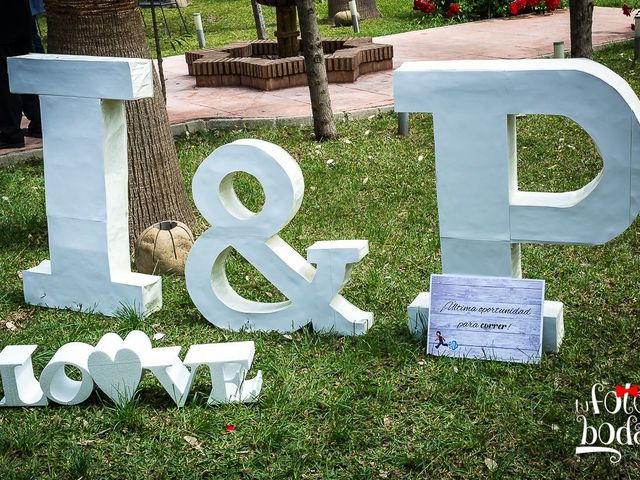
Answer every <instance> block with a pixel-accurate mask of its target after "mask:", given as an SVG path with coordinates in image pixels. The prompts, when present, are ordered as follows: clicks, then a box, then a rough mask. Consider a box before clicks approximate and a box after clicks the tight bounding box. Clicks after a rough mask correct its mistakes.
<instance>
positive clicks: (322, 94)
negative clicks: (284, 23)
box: [297, 0, 338, 140]
mask: <svg viewBox="0 0 640 480" xmlns="http://www.w3.org/2000/svg"><path fill="white" fill-rule="evenodd" d="M297 6H298V16H299V17H300V30H301V32H302V39H301V42H300V45H301V48H302V54H303V55H304V65H305V67H306V70H307V83H308V84H309V94H310V96H311V111H312V112H313V129H314V131H315V134H316V139H317V140H326V139H331V138H336V137H337V136H338V132H337V130H336V124H335V121H334V120H333V110H332V109H331V97H330V96H329V81H328V79H327V69H326V68H325V65H324V51H323V50H322V41H321V40H320V29H319V28H318V19H317V17H316V10H315V3H314V0H298V4H297Z"/></svg>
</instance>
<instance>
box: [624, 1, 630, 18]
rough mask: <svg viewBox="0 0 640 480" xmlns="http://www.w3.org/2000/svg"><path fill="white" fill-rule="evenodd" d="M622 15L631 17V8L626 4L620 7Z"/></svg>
mask: <svg viewBox="0 0 640 480" xmlns="http://www.w3.org/2000/svg"><path fill="white" fill-rule="evenodd" d="M622 13H624V14H625V15H626V16H627V17H630V16H631V7H629V5H627V4H626V3H625V4H624V5H622Z"/></svg>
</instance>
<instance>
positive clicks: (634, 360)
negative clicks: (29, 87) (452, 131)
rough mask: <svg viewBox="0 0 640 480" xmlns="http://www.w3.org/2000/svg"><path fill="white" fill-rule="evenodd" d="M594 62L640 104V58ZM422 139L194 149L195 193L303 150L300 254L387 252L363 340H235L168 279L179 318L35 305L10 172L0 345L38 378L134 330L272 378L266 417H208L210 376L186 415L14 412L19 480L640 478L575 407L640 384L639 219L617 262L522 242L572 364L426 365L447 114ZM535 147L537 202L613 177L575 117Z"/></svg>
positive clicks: (529, 164) (188, 142) (1, 223)
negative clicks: (214, 346)
mask: <svg viewBox="0 0 640 480" xmlns="http://www.w3.org/2000/svg"><path fill="white" fill-rule="evenodd" d="M596 58H597V59H598V60H600V61H601V62H603V63H605V64H606V65H608V66H609V67H610V68H613V69H614V70H615V71H617V72H619V73H620V74H621V75H622V76H623V77H624V78H625V79H627V81H629V82H630V83H631V85H632V87H633V88H634V89H635V90H636V91H639V89H640V84H639V83H638V80H637V79H638V75H637V71H636V70H635V66H634V64H633V62H632V46H631V45H630V44H629V43H627V44H623V45H617V46H613V47H609V48H607V49H605V50H602V51H600V52H598V53H597V55H596ZM411 127H412V129H411V134H410V135H409V136H408V137H406V138H399V137H397V136H396V135H395V129H396V125H395V118H394V116H393V115H390V114H389V115H381V116H377V117H373V118H370V119H365V120H362V121H357V122H350V123H341V124H339V131H340V135H341V138H340V139H338V140H335V141H330V142H325V143H321V144H318V143H316V142H314V141H313V140H312V131H311V129H310V128H309V127H301V128H299V127H281V128H270V129H262V130H231V131H213V132H208V133H202V134H197V135H192V136H190V137H188V138H187V137H184V138H181V139H179V140H178V150H179V154H180V158H181V162H182V166H183V173H184V177H185V181H186V182H187V184H189V183H190V181H191V178H192V175H193V173H194V171H195V169H196V167H197V166H198V164H199V163H200V162H201V161H202V160H203V159H204V158H205V157H206V156H207V155H208V154H209V153H211V152H212V151H213V150H214V149H215V148H216V147H218V146H220V145H222V144H225V143H227V142H230V141H232V140H235V139H238V138H246V137H251V138H260V139H264V140H268V141H271V142H275V143H277V144H279V145H281V146H283V147H284V148H285V149H286V150H288V151H289V152H290V153H291V155H292V156H293V157H294V158H295V159H296V160H297V161H298V162H299V164H300V166H301V168H302V171H303V173H304V176H305V184H306V195H305V198H304V201H303V204H302V208H301V209H300V211H299V213H298V215H297V216H296V217H295V218H294V219H293V221H292V222H291V224H290V225H289V226H288V227H287V228H285V229H284V230H283V231H282V232H281V236H282V237H283V238H284V240H286V241H287V242H288V243H290V244H291V245H292V246H293V247H294V248H296V249H297V250H298V251H299V252H301V253H303V252H304V249H305V248H306V247H307V246H309V245H311V244H312V243H313V242H314V241H317V240H332V239H356V238H363V239H368V240H369V245H370V254H369V256H368V257H366V258H365V259H364V260H363V261H362V262H361V263H359V264H358V265H357V266H356V267H355V269H354V273H353V277H352V279H351V281H350V283H349V284H348V286H347V288H346V289H345V292H344V293H345V296H346V297H347V298H348V299H350V300H352V301H353V302H354V303H355V304H356V305H358V306H360V307H361V308H363V309H366V310H370V311H373V312H374V313H375V324H374V326H373V328H372V330H371V331H370V332H369V333H368V334H367V335H365V336H362V337H358V338H336V337H332V336H327V335H317V334H313V333H312V332H310V331H308V330H303V331H300V332H297V333H295V334H293V335H291V336H283V335H279V334H274V333H271V334H269V333H259V334H251V335H250V334H246V333H233V332H226V331H222V330H219V329H217V328H214V327H213V326H211V325H210V324H208V323H207V322H206V321H205V320H204V319H203V317H202V316H201V315H200V314H199V312H198V311H197V310H196V308H195V307H194V306H193V304H192V302H191V300H190V298H189V296H188V294H187V292H186V289H185V284H184V280H183V279H182V278H179V277H172V276H166V277H164V278H163V293H164V307H163V309H162V311H160V312H159V313H156V314H154V315H152V316H150V317H149V318H146V319H143V320H141V319H138V318H135V317H133V318H132V317H130V316H122V318H116V319H111V318H106V317H103V316H100V315H90V314H83V313H74V312H68V311H58V310H48V309H44V308H35V307H31V306H27V305H25V304H24V303H23V299H22V284H21V280H20V278H19V272H20V271H21V270H22V269H25V268H29V267H32V266H34V265H36V264H37V263H38V262H39V261H40V260H42V259H44V258H47V255H48V252H47V231H46V217H45V212H44V182H43V177H42V167H41V165H38V164H34V165H20V166H13V167H9V168H3V169H0V192H1V195H0V197H1V198H0V265H2V269H1V270H0V346H4V345H7V344H30V343H37V344H38V345H39V348H38V350H36V352H35V355H34V358H33V361H34V368H35V371H36V375H37V376H39V374H40V371H41V370H42V368H43V367H44V365H45V364H46V363H47V362H48V360H49V359H50V358H51V356H52V355H53V353H54V352H55V350H56V349H57V348H59V347H60V346H62V345H63V344H65V343H67V342H71V341H82V342H87V343H91V344H95V342H97V340H98V339H99V338H100V337H101V336H102V335H103V334H104V333H106V332H109V331H116V332H118V333H120V334H126V333H127V332H128V331H130V330H131V329H134V328H138V329H141V330H143V331H145V332H146V333H148V334H152V333H153V332H154V331H160V332H163V333H165V334H166V336H165V337H164V338H163V339H162V340H160V341H157V342H155V345H156V346H169V345H182V346H184V347H188V346H190V345H192V344H195V343H208V342H222V341H239V340H254V341H255V342H256V348H257V353H256V357H255V361H254V367H253V369H252V370H253V371H252V372H251V373H250V375H249V376H250V377H252V376H253V375H254V373H255V371H257V370H258V369H260V370H262V371H263V374H264V387H263V390H262V396H261V398H260V400H259V402H258V403H256V404H254V405H227V406H221V407H208V406H206V397H207V395H208V388H209V380H208V379H207V378H206V375H205V374H204V372H199V376H198V377H197V380H196V382H195V386H194V388H193V390H192V394H191V395H190V397H189V399H188V401H187V405H186V406H185V408H183V409H177V408H175V407H174V406H173V404H172V402H171V400H170V399H169V397H168V396H167V395H166V394H165V393H164V391H163V390H162V387H161V386H160V385H159V384H158V383H157V382H156V381H155V380H153V379H152V377H151V376H149V375H147V376H146V377H145V379H144V380H143V382H142V383H141V386H140V390H139V392H138V395H137V401H136V402H135V403H133V404H131V405H130V406H127V407H125V408H115V407H114V406H113V405H112V404H111V402H110V401H109V400H108V399H107V398H106V397H105V396H104V395H102V394H99V393H95V392H94V394H93V395H92V396H91V397H90V398H89V399H88V400H87V401H86V402H85V403H84V404H82V405H80V406H74V407H61V406H50V407H48V408H31V409H19V408H15V409H0V472H2V478H3V479H6V480H9V479H14V478H16V479H17V478H25V479H26V478H65V479H67V478H68V479H72V478H73V479H77V478H100V479H104V478H113V479H122V478H131V479H139V478H194V479H195V478H198V479H199V478H216V479H218V478H220V479H227V478H229V479H237V478H259V479H273V478H282V479H288V478H301V479H302V478H307V479H312V478H325V479H333V478H344V479H356V478H358V479H376V478H389V479H396V478H406V479H414V478H446V479H449V478H464V479H473V478H495V479H507V478H508V479H541V478H545V479H578V478H588V479H604V478H632V479H637V478H640V472H639V467H640V455H639V453H638V447H623V448H622V453H623V460H622V461H621V462H620V463H619V464H617V465H612V464H611V463H610V462H609V459H608V456H607V455H603V454H592V455H587V456H581V457H577V456H575V455H574V449H575V447H576V445H577V444H578V443H579V441H580V437H581V434H582V431H581V427H580V425H579V424H578V423H577V422H576V413H575V405H576V400H580V401H581V402H582V401H586V400H587V398H588V396H589V393H590V391H591V386H592V385H593V384H594V383H596V382H600V383H604V384H606V385H608V386H609V387H610V388H613V387H614V385H616V384H620V383H624V382H632V383H634V382H635V383H637V382H638V371H640V360H639V359H638V354H637V345H638V339H639V338H640V322H639V315H640V308H639V306H638V300H639V297H640V288H639V283H638V280H639V275H638V272H639V271H640V256H639V255H638V254H639V253H640V229H639V228H638V222H636V223H635V224H634V225H633V226H632V227H631V228H629V229H628V230H627V231H626V232H624V233H623V234H622V235H620V236H619V237H618V238H616V239H615V240H613V241H611V242H610V243H608V244H606V245H603V246H559V245H555V246H548V245H525V246H523V269H524V274H525V276H526V277H528V278H543V279H546V281H547V285H546V286H547V288H546V297H547V298H548V299H553V300H560V301H563V302H564V304H565V327H566V336H565V340H564V344H563V346H562V349H561V352H560V354H558V355H543V359H542V363H541V365H539V366H527V365H510V364H505V363H497V362H484V361H464V360H455V359H445V358H433V357H427V356H425V353H424V346H423V345H421V344H419V343H417V342H414V341H413V340H412V339H411V337H410V335H409V333H408V330H407V327H406V307H407V305H408V304H409V303H410V302H411V301H412V300H413V298H414V297H415V296H416V295H417V294H418V293H419V292H420V291H424V290H425V289H427V287H428V283H429V275H430V274H431V273H438V272H440V271H441V267H440V254H439V239H438V217H437V210H436V198H435V184H434V183H435V182H434V153H433V133H432V123H431V117H430V116H428V115H416V116H414V117H412V125H411ZM461 135H464V132H461ZM518 149H519V151H518V153H519V182H520V186H521V188H523V189H530V190H550V191H564V190H570V189H575V188H578V187H580V186H582V185H584V184H585V183H586V182H587V181H588V180H590V179H591V178H593V176H595V174H596V173H597V171H598V169H599V168H600V165H601V162H600V160H599V158H598V154H597V152H596V150H595V148H594V146H593V144H592V143H591V142H590V140H589V138H588V137H586V135H585V134H584V132H583V131H582V130H581V129H580V128H579V127H577V126H576V125H575V124H573V123H572V122H570V121H568V120H566V119H563V118H554V117H523V118H521V119H520V120H519V130H518ZM330 159H333V160H334V161H333V162H331V164H330V165H328V163H327V161H328V160H330ZM237 188H238V190H239V195H240V197H241V198H244V199H246V200H247V203H248V205H249V206H250V207H254V208H255V207H256V206H257V205H258V202H259V199H260V190H259V189H258V188H257V186H256V185H255V183H252V182H249V181H247V180H246V178H245V181H241V182H239V184H238V185H237ZM204 228H206V226H205V225H204V223H202V224H201V225H200V226H199V227H198V229H197V230H199V231H202V230H203V229H204ZM229 272H231V273H230V277H231V282H232V284H233V285H234V286H236V288H237V289H238V290H239V291H240V292H241V293H243V294H244V295H246V296H247V297H249V298H254V299H262V300H270V299H271V300H272V299H273V298H275V297H277V295H278V294H277V292H275V291H274V290H273V288H272V287H271V286H270V285H269V284H268V282H266V281H265V280H264V279H263V278H261V277H260V276H259V274H257V273H256V272H255V271H254V270H253V269H252V267H250V266H249V265H246V264H245V263H243V262H242V261H241V260H240V259H239V258H237V257H234V258H233V259H232V261H231V264H230V265H229ZM7 322H12V323H13V324H14V325H15V326H16V327H17V328H16V329H9V328H7ZM185 352H186V348H185V349H183V351H182V355H184V353H185ZM608 420H609V421H612V422H615V423H617V424H619V425H621V424H622V422H623V420H624V418H622V417H620V416H617V417H612V418H609V419H608ZM228 424H233V425H234V426H235V427H236V431H235V432H231V433H230V432H227V431H226V430H225V428H224V427H225V425H228ZM185 436H189V437H194V438H196V439H197V442H198V443H197V444H196V447H198V446H199V447H201V448H194V446H193V444H190V443H189V442H187V441H186V440H185V438H184V437H185Z"/></svg>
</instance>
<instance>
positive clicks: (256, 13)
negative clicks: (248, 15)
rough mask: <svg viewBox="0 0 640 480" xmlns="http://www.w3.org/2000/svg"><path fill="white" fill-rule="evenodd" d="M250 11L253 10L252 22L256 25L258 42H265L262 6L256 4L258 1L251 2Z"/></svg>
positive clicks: (252, 0) (265, 32)
mask: <svg viewBox="0 0 640 480" xmlns="http://www.w3.org/2000/svg"><path fill="white" fill-rule="evenodd" d="M251 9H252V10H253V20H254V22H255V23H256V33H257V34H258V40H266V39H267V29H266V27H265V25H264V16H263V15H262V5H260V4H259V3H258V0H251Z"/></svg>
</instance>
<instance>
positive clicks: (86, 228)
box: [9, 54, 162, 316]
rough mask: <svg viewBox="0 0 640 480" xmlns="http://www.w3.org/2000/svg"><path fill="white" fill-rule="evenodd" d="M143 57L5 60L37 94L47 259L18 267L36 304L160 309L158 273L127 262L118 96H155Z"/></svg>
mask: <svg viewBox="0 0 640 480" xmlns="http://www.w3.org/2000/svg"><path fill="white" fill-rule="evenodd" d="M151 72H152V70H151V62H150V61H149V60H143V59H130V58H108V57H84V56H74V55H43V54H30V55H25V56H22V57H14V58H10V59H9V74H10V75H9V76H10V85H11V90H12V91H13V92H14V93H33V94H38V95H40V105H41V111H42V126H43V150H44V176H45V186H46V189H45V196H46V205H47V223H48V230H49V253H50V256H51V259H50V260H45V261H43V262H42V263H40V265H38V266H37V267H35V268H31V269H29V270H26V271H24V272H23V284H24V295H25V301H26V302H27V303H30V304H33V305H42V306H48V307H55V308H70V309H74V310H91V311H95V312H98V313H103V314H105V315H111V316H112V315H114V314H115V312H116V311H117V310H118V309H119V308H121V306H122V305H128V306H130V307H133V308H135V309H136V310H137V311H138V312H140V313H143V314H146V313H151V312H153V311H156V310H158V309H160V307H161V306H162V291H161V280H160V277H157V276H152V275H142V274H139V273H132V272H131V267H130V262H129V238H128V236H129V230H128V220H127V219H128V206H127V205H128V201H127V198H128V197H127V132H126V123H125V109H124V103H123V100H135V99H138V98H143V97H149V96H151V95H152V94H153V82H152V74H151Z"/></svg>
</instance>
